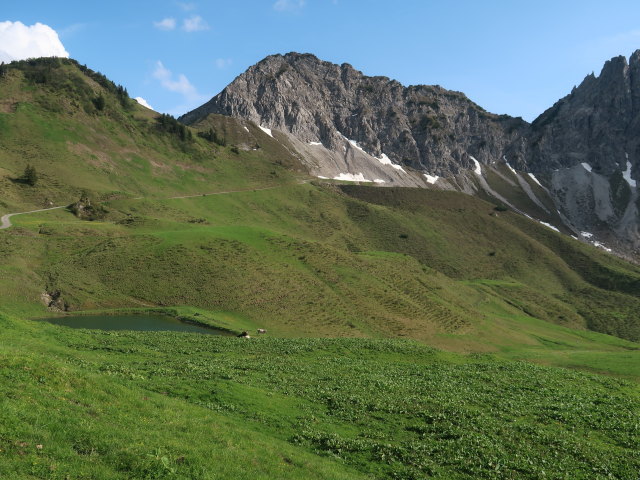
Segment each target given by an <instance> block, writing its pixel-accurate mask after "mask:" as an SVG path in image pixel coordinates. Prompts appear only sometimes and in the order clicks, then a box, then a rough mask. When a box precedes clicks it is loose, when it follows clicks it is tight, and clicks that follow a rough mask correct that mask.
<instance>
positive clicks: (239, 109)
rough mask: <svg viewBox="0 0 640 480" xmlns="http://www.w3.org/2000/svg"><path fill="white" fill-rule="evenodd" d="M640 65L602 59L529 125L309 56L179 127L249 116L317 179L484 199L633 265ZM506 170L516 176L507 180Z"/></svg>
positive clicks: (224, 96)
mask: <svg viewBox="0 0 640 480" xmlns="http://www.w3.org/2000/svg"><path fill="white" fill-rule="evenodd" d="M639 59H640V51H639V52H636V53H635V54H634V55H632V56H631V59H630V64H629V65H627V62H626V59H625V58H624V57H618V58H616V59H613V60H611V61H610V62H607V64H606V65H605V67H604V68H603V71H602V73H601V75H600V76H599V77H597V78H596V77H595V76H593V75H591V76H589V77H587V79H585V81H584V82H583V84H582V85H580V86H579V87H577V88H576V89H574V92H572V93H571V94H570V95H569V96H568V97H566V98H565V99H562V100H561V101H559V102H558V103H557V104H556V105H555V106H554V107H553V108H551V109H550V110H548V111H547V112H545V113H544V114H543V115H541V116H540V118H538V119H537V120H536V121H535V122H533V124H531V125H529V124H528V123H527V122H524V121H523V120H522V119H520V118H512V117H509V116H506V115H500V116H498V115H494V114H490V113H488V112H486V111H484V109H482V108H481V107H479V106H478V105H476V104H474V103H473V102H471V101H470V100H469V99H467V98H466V97H465V96H464V95H463V94H462V93H459V92H452V91H448V90H445V89H443V88H441V87H439V86H424V85H422V86H410V87H403V86H402V85H401V84H399V83H398V82H396V81H393V80H389V79H388V78H386V77H367V76H365V75H363V74H362V73H361V72H358V71H357V70H354V69H353V67H351V66H350V65H348V64H343V65H334V64H331V63H328V62H323V61H321V60H319V59H317V58H316V57H314V56H313V55H309V54H297V53H289V54H286V55H284V56H283V55H273V56H269V57H267V58H265V59H264V60H262V61H261V62H259V63H258V64H256V65H254V66H252V67H250V68H249V69H248V70H247V71H246V72H245V73H243V74H242V75H240V76H239V77H238V78H236V79H235V80H234V81H233V82H232V83H231V84H230V85H229V86H228V87H227V88H225V89H224V90H223V91H222V92H221V93H220V94H218V95H217V96H216V97H214V98H213V99H211V100H210V101H209V102H208V103H206V104H204V105H203V106H201V107H199V108H198V109H196V110H194V111H192V112H189V113H187V114H186V115H184V116H183V117H181V119H180V120H181V121H183V122H185V123H187V124H190V125H198V124H199V123H200V122H202V121H204V120H205V119H206V117H207V115H208V114H210V113H216V114H223V115H230V116H234V117H240V118H246V119H250V120H252V121H254V122H255V123H256V124H258V125H261V126H263V127H265V128H269V129H272V128H273V129H279V130H281V131H282V132H283V133H284V134H285V136H286V137H287V141H288V142H289V143H291V144H292V146H293V147H294V148H295V149H296V150H297V151H298V152H299V154H300V158H301V159H302V161H303V163H305V164H306V166H307V168H308V170H309V172H310V173H311V174H313V175H316V176H319V177H326V178H335V179H339V180H359V181H369V182H375V183H377V184H380V185H383V186H393V185H400V186H420V187H431V186H434V187H437V188H443V189H457V190H460V191H464V192H466V193H470V194H479V195H481V196H489V197H491V198H493V199H494V200H498V201H500V202H502V203H506V204H507V205H509V206H510V207H512V208H514V209H516V210H518V211H521V212H522V213H528V214H531V213H533V215H532V216H534V217H535V218H537V219H539V220H542V221H545V222H546V223H550V222H553V224H554V225H557V226H558V227H559V228H562V229H565V231H568V232H572V234H574V235H575V236H578V237H580V238H582V239H587V240H588V239H590V240H591V241H593V242H594V243H596V244H602V243H603V242H604V243H606V244H607V245H610V246H611V247H613V248H614V249H615V251H616V253H618V254H622V255H624V254H631V255H635V256H636V257H637V255H638V252H639V251H640V235H639V234H638V225H639V217H638V195H637V188H636V185H635V179H634V177H636V176H637V168H638V165H639V163H638V162H639V160H638V152H637V151H638V142H639V140H638V135H637V132H638V126H639V125H640V115H639V114H638V109H639V107H638V105H640V104H639V103H638V99H639V98H640V88H639V87H638V84H639V80H638V78H639V77H638V71H639V69H640V60H639ZM508 162H510V164H511V165H509V163H508ZM505 164H506V166H507V167H509V169H510V170H511V171H513V173H514V176H513V177H512V176H511V175H510V174H509V173H506V175H505V174H504V173H505V172H506V168H504V169H502V170H503V172H502V173H501V172H500V169H501V167H500V166H501V165H502V166H505ZM581 164H584V165H586V168H587V169H588V170H589V171H587V170H585V167H583V166H582V165H581ZM511 166H514V167H516V168H518V169H519V170H520V171H526V172H531V173H534V174H536V175H537V177H535V178H534V177H529V176H528V175H521V174H518V173H517V172H516V170H514V169H512V168H511ZM491 170H492V171H491ZM474 171H475V172H477V175H474V173H473V172H474ZM505 177H510V178H505ZM531 178H533V180H532V181H530V179H531ZM494 180H495V181H494ZM505 183H506V184H508V185H509V186H507V187H506V188H505ZM512 187H515V188H512ZM538 187H540V188H538ZM501 192H502V193H501ZM505 192H506V194H505ZM523 198H527V199H528V200H527V201H526V202H525V203H526V204H527V205H526V206H523V205H522V203H521V202H520V207H518V206H517V204H518V202H519V200H518V199H523ZM581 232H585V236H584V237H583V236H581Z"/></svg>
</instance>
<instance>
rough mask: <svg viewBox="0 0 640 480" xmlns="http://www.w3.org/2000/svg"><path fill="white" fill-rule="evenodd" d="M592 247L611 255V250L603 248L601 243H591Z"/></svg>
mask: <svg viewBox="0 0 640 480" xmlns="http://www.w3.org/2000/svg"><path fill="white" fill-rule="evenodd" d="M593 246H594V247H598V248H601V249H603V250H604V251H605V252H608V253H611V252H612V250H611V249H610V248H607V247H605V246H604V244H603V243H600V242H593Z"/></svg>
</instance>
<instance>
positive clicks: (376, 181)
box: [373, 178, 387, 183]
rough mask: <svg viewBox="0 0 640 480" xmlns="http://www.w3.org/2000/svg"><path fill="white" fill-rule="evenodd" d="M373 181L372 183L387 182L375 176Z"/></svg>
mask: <svg viewBox="0 0 640 480" xmlns="http://www.w3.org/2000/svg"><path fill="white" fill-rule="evenodd" d="M373 182H374V183H387V182H385V181H384V180H382V179H381V178H375V179H374V180H373Z"/></svg>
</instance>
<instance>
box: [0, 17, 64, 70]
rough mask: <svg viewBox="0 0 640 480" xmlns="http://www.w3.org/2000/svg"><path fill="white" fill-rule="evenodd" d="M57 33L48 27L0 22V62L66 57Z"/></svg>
mask: <svg viewBox="0 0 640 480" xmlns="http://www.w3.org/2000/svg"><path fill="white" fill-rule="evenodd" d="M68 56H69V52H67V51H66V50H65V48H64V45H62V42H61V41H60V38H59V37H58V33H57V32H56V31H55V30H54V29H53V28H51V27H50V26H48V25H44V24H42V23H36V24H35V25H31V26H27V25H25V24H23V23H22V22H0V61H3V62H11V61H13V60H24V59H26V58H36V57H68Z"/></svg>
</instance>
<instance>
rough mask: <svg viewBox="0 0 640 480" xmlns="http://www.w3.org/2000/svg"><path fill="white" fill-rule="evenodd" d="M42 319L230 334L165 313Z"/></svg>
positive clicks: (72, 324)
mask: <svg viewBox="0 0 640 480" xmlns="http://www.w3.org/2000/svg"><path fill="white" fill-rule="evenodd" d="M42 320H44V321H46V322H49V323H53V324H54V325H63V326H65V327H71V328H90V329H96V330H138V331H143V332H158V331H171V332H191V333H205V334H208V335H232V334H231V333H230V332H227V331H225V330H218V329H215V328H207V327H202V326H200V325H194V324H191V323H185V322H181V321H180V320H178V319H176V318H173V317H168V316H166V315H76V316H69V317H52V318H43V319H42Z"/></svg>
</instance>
